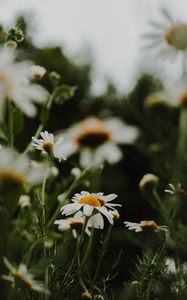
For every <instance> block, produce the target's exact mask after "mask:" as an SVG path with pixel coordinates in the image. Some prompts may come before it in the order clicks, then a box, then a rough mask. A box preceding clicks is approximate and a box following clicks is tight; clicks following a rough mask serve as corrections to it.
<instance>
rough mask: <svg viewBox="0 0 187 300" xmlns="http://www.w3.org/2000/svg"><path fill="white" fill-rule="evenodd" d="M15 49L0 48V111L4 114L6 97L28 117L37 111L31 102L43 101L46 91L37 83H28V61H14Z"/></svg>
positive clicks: (45, 97)
mask: <svg viewBox="0 0 187 300" xmlns="http://www.w3.org/2000/svg"><path fill="white" fill-rule="evenodd" d="M14 60H15V51H12V49H8V48H2V49H1V50H0V113H1V117H2V116H4V112H5V108H6V105H7V99H9V100H11V101H13V102H14V103H15V104H16V105H17V106H18V107H19V108H20V109H21V110H22V111H23V113H24V114H26V115H27V116H28V117H34V116H35V115H36V113H37V110H36V107H35V105H34V103H33V102H36V103H43V102H44V101H46V99H47V95H48V93H47V91H46V90H45V89H44V88H43V87H42V86H40V85H38V84H33V83H30V82H29V81H30V73H29V68H30V63H29V62H26V61H24V62H14Z"/></svg>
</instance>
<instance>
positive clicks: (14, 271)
mask: <svg viewBox="0 0 187 300" xmlns="http://www.w3.org/2000/svg"><path fill="white" fill-rule="evenodd" d="M4 262H5V264H6V266H7V268H8V269H9V271H10V278H11V279H12V283H13V284H14V285H18V286H19V285H20V286H22V287H25V288H28V289H32V290H33V291H36V292H39V293H45V294H48V295H49V291H48V290H47V289H46V287H45V286H44V284H43V283H42V282H40V281H36V280H34V276H33V274H31V273H29V272H28V269H27V266H26V265H25V264H23V263H21V264H20V265H19V267H18V268H17V267H14V266H13V265H12V264H11V263H10V262H9V261H8V260H7V259H6V258H4ZM6 277H7V276H6V275H5V278H6Z"/></svg>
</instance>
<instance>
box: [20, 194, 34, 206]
mask: <svg viewBox="0 0 187 300" xmlns="http://www.w3.org/2000/svg"><path fill="white" fill-rule="evenodd" d="M18 204H19V205H20V207H21V208H25V207H28V206H31V199H30V197H29V196H28V195H21V196H20V197H19V202H18Z"/></svg>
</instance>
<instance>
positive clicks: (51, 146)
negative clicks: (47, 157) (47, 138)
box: [42, 142, 54, 154]
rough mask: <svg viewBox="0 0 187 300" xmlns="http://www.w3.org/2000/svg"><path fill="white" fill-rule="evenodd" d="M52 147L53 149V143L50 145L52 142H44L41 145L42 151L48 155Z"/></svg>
mask: <svg viewBox="0 0 187 300" xmlns="http://www.w3.org/2000/svg"><path fill="white" fill-rule="evenodd" d="M53 147H54V143H52V142H44V143H43V145H42V148H43V150H44V151H45V152H47V153H48V154H51V153H52V151H53Z"/></svg>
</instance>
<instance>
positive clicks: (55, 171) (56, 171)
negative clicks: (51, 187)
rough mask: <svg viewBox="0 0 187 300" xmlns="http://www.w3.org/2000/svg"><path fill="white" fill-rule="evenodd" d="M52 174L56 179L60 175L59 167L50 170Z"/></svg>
mask: <svg viewBox="0 0 187 300" xmlns="http://www.w3.org/2000/svg"><path fill="white" fill-rule="evenodd" d="M50 173H51V175H53V176H54V177H57V176H58V174H59V170H58V168H57V167H55V166H53V167H51V168H50Z"/></svg>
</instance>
